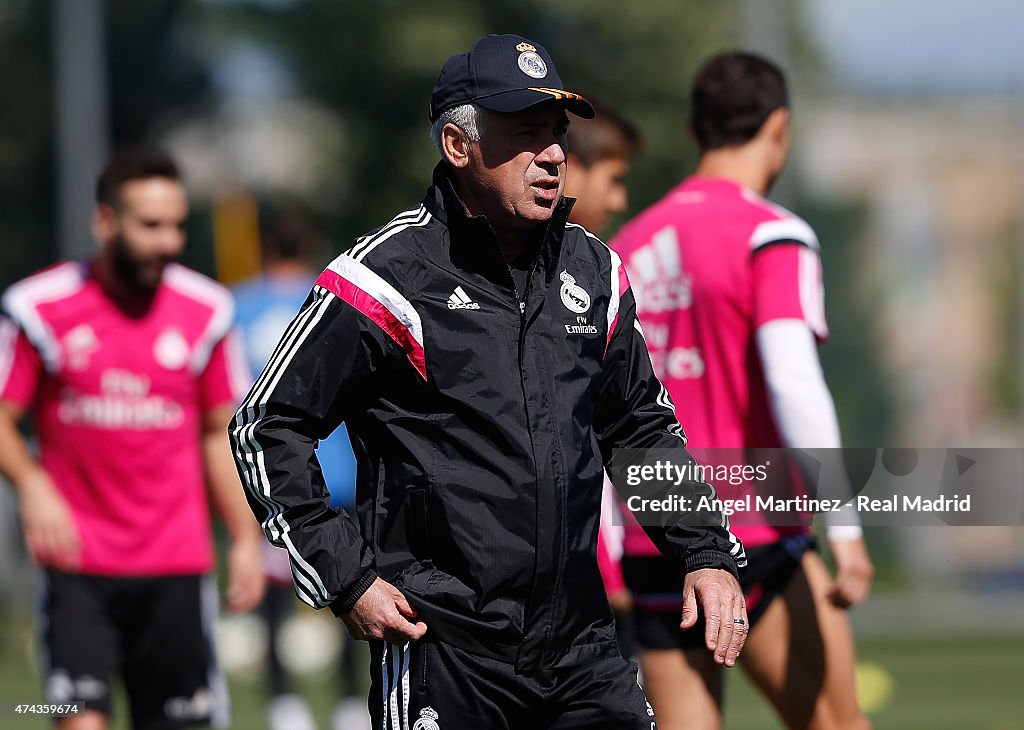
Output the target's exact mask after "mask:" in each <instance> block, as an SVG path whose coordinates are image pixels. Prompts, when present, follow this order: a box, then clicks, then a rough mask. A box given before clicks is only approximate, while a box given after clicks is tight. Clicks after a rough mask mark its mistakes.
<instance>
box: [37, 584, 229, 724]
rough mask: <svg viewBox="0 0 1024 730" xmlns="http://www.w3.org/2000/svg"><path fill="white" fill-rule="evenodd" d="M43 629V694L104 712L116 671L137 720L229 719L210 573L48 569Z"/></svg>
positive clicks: (214, 721) (59, 701)
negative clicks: (143, 574) (136, 574)
mask: <svg viewBox="0 0 1024 730" xmlns="http://www.w3.org/2000/svg"><path fill="white" fill-rule="evenodd" d="M45 580H46V585H45V590H44V594H43V601H42V606H41V612H42V616H41V619H42V620H41V621H40V633H41V640H42V647H41V648H42V656H43V661H44V669H45V673H46V698H47V701H48V702H51V703H55V704H63V703H69V702H74V703H78V704H79V705H80V706H82V707H84V708H85V709H91V710H97V711H99V712H103V713H105V714H108V715H109V714H110V706H111V692H110V687H111V682H112V680H113V677H114V675H115V674H119V675H120V676H121V679H122V680H123V682H124V687H125V691H126V693H127V695H128V702H129V707H130V711H131V716H132V726H133V727H135V728H157V727H161V728H163V727H184V726H190V725H208V724H211V723H212V724H217V725H220V724H226V723H227V719H228V718H227V711H228V707H227V689H226V685H225V683H224V679H223V677H222V676H221V674H220V673H219V672H218V670H217V667H216V663H215V661H214V654H213V648H212V647H213V643H212V641H213V636H212V631H213V626H214V622H215V620H216V615H217V588H216V585H215V584H214V582H213V579H212V577H211V576H199V575H187V576H161V577H154V578H110V577H105V576H94V575H80V574H74V573H61V572H58V571H53V570H50V571H47V573H46V576H45Z"/></svg>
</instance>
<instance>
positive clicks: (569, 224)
mask: <svg viewBox="0 0 1024 730" xmlns="http://www.w3.org/2000/svg"><path fill="white" fill-rule="evenodd" d="M565 227H566V228H579V229H580V230H581V231H583V232H584V233H586V234H587V235H588V236H590V237H591V238H593V239H594V240H595V241H598V242H600V244H601V245H602V246H604V247H605V248H607V247H608V244H607V243H605V242H604V241H602V240H601V239H600V238H598V237H597V236H595V235H594V234H593V233H591V232H590V231H588V230H587V229H586V228H584V227H583V226H581V225H580V224H579V223H566V224H565ZM609 250H611V249H609Z"/></svg>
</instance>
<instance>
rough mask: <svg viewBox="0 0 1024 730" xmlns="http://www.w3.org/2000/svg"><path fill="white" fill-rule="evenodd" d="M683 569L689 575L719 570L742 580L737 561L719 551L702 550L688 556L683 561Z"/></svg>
mask: <svg viewBox="0 0 1024 730" xmlns="http://www.w3.org/2000/svg"><path fill="white" fill-rule="evenodd" d="M683 568H684V570H685V572H687V573H692V572H693V571H695V570H702V569H704V568H717V569H719V570H726V571H728V572H730V573H732V576H733V577H734V578H735V579H736V580H739V578H740V571H739V568H737V567H736V561H735V560H734V559H733V557H732V556H731V555H729V553H723V552H721V551H719V550H701V551H700V552H696V553H693V554H692V555H687V556H686V558H685V559H684V560H683Z"/></svg>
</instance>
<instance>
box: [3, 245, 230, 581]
mask: <svg viewBox="0 0 1024 730" xmlns="http://www.w3.org/2000/svg"><path fill="white" fill-rule="evenodd" d="M3 309H4V313H5V314H6V316H7V318H0V398H2V399H3V400H6V401H9V402H13V403H14V404H16V405H17V406H19V407H21V408H24V409H27V408H30V407H31V408H33V409H34V412H35V431H36V434H37V436H38V440H39V448H40V459H41V461H42V464H43V467H44V468H45V469H46V471H47V472H48V473H49V474H50V476H51V477H52V479H53V481H54V483H55V484H56V485H57V488H58V489H59V490H60V491H61V493H62V494H63V495H64V497H65V499H67V501H68V504H69V505H70V508H71V512H72V515H73V518H74V521H75V526H76V527H77V529H78V533H79V536H80V538H81V546H82V551H81V568H80V569H81V571H82V572H83V573H90V574H94V575H109V576H149V575H169V574H183V573H202V572H205V571H208V570H210V569H211V568H212V566H213V546H212V538H211V533H210V518H209V510H208V507H207V500H206V481H205V477H204V470H203V456H202V449H201V440H200V434H201V431H202V419H203V416H204V414H205V413H206V412H207V411H209V410H211V409H214V408H217V407H219V406H230V407H232V408H233V407H234V405H235V403H237V401H238V399H239V398H240V397H241V395H242V394H243V393H244V389H245V388H246V387H247V386H248V373H247V371H246V365H245V360H244V356H243V354H242V351H241V347H240V343H239V342H238V341H237V338H236V336H235V335H234V333H233V330H232V320H233V317H234V306H233V304H232V300H231V296H230V294H229V293H228V291H227V290H226V289H224V288H223V287H221V286H220V285H219V284H217V283H215V282H213V281H212V280H210V279H207V278H206V277H204V276H202V275H200V274H197V273H195V272H193V271H190V270H189V269H186V268H184V267H183V266H178V265H171V266H168V267H167V269H166V270H165V272H164V276H163V281H162V282H161V284H160V287H159V289H158V290H157V293H156V296H155V298H154V300H153V302H152V305H151V306H150V307H149V308H148V310H147V311H145V312H144V313H140V314H138V316H133V315H132V314H129V313H126V312H125V311H124V310H122V309H120V308H119V307H118V306H117V305H115V303H114V302H113V301H112V300H111V299H110V298H109V297H108V296H107V295H106V293H105V292H104V290H103V289H102V288H101V287H100V284H99V282H98V281H97V280H96V279H95V278H94V277H93V276H92V274H91V271H90V269H89V266H88V265H87V264H83V263H77V262H67V263H63V264H58V265H56V266H54V267H52V268H49V269H46V270H44V271H42V272H40V273H38V274H35V275H34V276H31V277H29V278H27V279H24V280H22V281H20V282H18V283H17V284H15V285H14V286H12V287H11V288H10V289H8V291H7V293H6V294H5V295H4V298H3ZM224 428H225V429H226V428H227V424H225V425H224Z"/></svg>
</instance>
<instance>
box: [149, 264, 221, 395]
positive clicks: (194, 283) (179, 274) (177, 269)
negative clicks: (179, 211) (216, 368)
mask: <svg viewBox="0 0 1024 730" xmlns="http://www.w3.org/2000/svg"><path fill="white" fill-rule="evenodd" d="M164 281H165V282H166V284H167V285H168V286H169V287H171V288H172V289H176V290H178V291H179V292H181V293H182V294H184V295H185V296H187V297H188V298H189V299H194V300H196V301H199V302H202V303H203V304H204V305H206V306H208V307H209V308H210V309H211V310H212V315H211V316H210V321H209V322H208V323H207V325H206V329H204V330H203V332H202V334H201V335H199V337H198V338H196V344H195V346H194V347H193V348H192V359H191V361H190V363H189V370H190V372H192V373H193V374H196V375H198V374H199V373H201V372H203V370H204V369H205V368H206V365H207V363H209V361H210V354H211V353H212V352H213V348H214V346H215V345H216V344H217V343H218V342H220V340H221V339H222V338H223V337H224V336H226V335H227V333H228V332H229V331H230V329H231V325H232V323H233V322H234V319H235V300H234V298H233V297H232V296H231V294H230V292H228V290H227V289H225V288H223V287H222V286H221V285H220V284H218V283H216V282H214V281H212V280H210V279H207V278H206V277H205V276H203V275H202V274H199V273H196V272H194V271H192V270H191V269H188V268H186V267H184V266H181V265H180V264H172V265H171V266H168V267H167V270H166V271H165V272H164Z"/></svg>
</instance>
